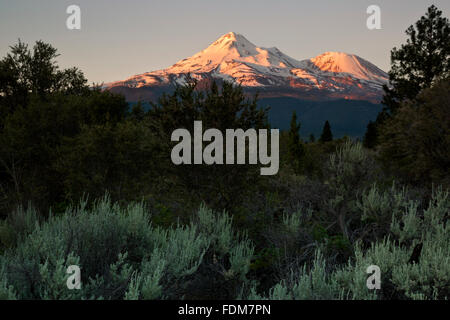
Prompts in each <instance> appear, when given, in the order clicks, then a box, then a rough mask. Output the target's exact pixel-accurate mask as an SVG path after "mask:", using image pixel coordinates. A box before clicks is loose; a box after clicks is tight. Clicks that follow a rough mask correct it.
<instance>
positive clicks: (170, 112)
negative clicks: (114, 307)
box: [0, 6, 450, 300]
mask: <svg viewBox="0 0 450 320" xmlns="http://www.w3.org/2000/svg"><path fill="white" fill-rule="evenodd" d="M406 36H407V41H406V43H404V44H401V45H400V46H399V47H396V48H393V49H392V51H391V69H390V71H389V78H390V84H389V86H385V88H384V98H383V102H382V103H383V106H384V109H383V110H382V111H381V112H380V113H379V115H378V117H377V119H376V121H374V122H371V123H369V125H368V127H367V132H366V134H365V136H364V137H361V139H354V138H349V137H344V138H339V139H335V138H333V124H332V123H330V122H328V121H327V122H326V123H324V128H323V132H322V135H321V136H320V137H318V138H317V139H315V137H314V136H311V137H309V138H308V139H305V138H304V137H301V136H300V133H299V132H300V128H301V125H302V119H299V118H298V117H297V115H296V114H295V113H293V115H292V120H291V123H290V129H289V130H286V131H281V132H280V137H279V139H280V140H279V143H280V144H279V155H280V158H279V170H278V173H277V174H275V175H261V174H260V170H261V168H263V167H264V166H263V165H262V164H233V165H217V164H212V165H205V164H203V165H194V164H193V165H181V166H179V165H175V164H174V163H173V162H172V160H171V150H172V148H173V147H174V145H175V144H176V143H174V142H173V141H171V135H172V132H173V131H174V130H176V129H179V128H183V129H186V130H188V131H189V132H191V133H193V130H194V122H195V121H202V123H203V126H204V127H205V128H217V129H219V130H221V131H222V132H225V130H226V129H229V128H236V129H237V128H241V129H243V130H247V129H255V130H259V129H271V127H270V124H269V122H268V117H267V115H268V110H269V108H270V106H267V108H261V107H260V106H258V104H257V102H258V96H257V95H255V96H249V95H247V94H245V92H244V91H243V89H242V88H241V87H240V86H239V85H236V84H233V83H228V82H224V83H223V84H216V83H214V82H213V83H211V84H210V86H209V87H201V88H200V87H198V86H197V82H196V81H195V80H191V81H188V83H186V84H185V85H182V86H179V87H177V88H176V90H175V91H174V92H171V93H167V94H164V95H162V96H161V97H160V98H159V100H158V101H157V102H151V103H150V105H151V107H150V108H147V107H145V106H144V104H146V103H147V102H146V101H143V102H140V103H137V104H134V105H133V106H130V104H129V103H128V102H127V101H126V100H125V98H124V97H123V96H121V95H118V94H114V93H111V92H109V91H107V90H103V89H102V86H101V85H96V84H95V85H89V84H88V81H87V79H86V78H85V76H84V74H83V72H82V71H81V70H79V69H78V68H70V69H61V68H60V67H59V66H58V63H57V57H58V52H57V49H56V48H54V47H53V46H52V45H50V44H48V43H45V42H42V41H37V42H36V43H35V44H33V45H32V46H31V47H30V46H29V45H28V44H26V43H24V42H21V41H20V40H19V41H18V43H16V44H14V45H12V46H11V47H10V52H9V53H8V54H7V55H6V56H4V57H2V58H1V60H0V299H37V300H39V299H61V300H65V299H106V300H107V299H113V300H116V299H125V300H138V299H152V300H153V299H175V300H178V299H191V300H196V299H215V300H222V299H244V300H246V299H250V300H263V299H275V300H277V299H281V300H291V299H294V300H297V299H327V300H328V299H333V300H334V299H357V300H362V299H364V300H365V299H374V300H392V299H395V300H409V299H419V300H435V299H438V300H443V299H445V300H446V299H449V298H450V254H449V253H450V225H449V212H450V195H449V187H450V174H449V168H450V116H449V114H450V22H449V19H448V18H446V17H444V16H443V14H442V12H441V11H440V10H439V9H438V8H436V7H435V6H431V7H429V8H428V10H427V12H426V13H425V14H424V16H423V17H421V18H420V19H419V20H418V21H417V22H415V23H414V24H413V25H411V27H409V28H408V29H407V30H406ZM269 149H270V148H269ZM71 265H76V266H80V268H81V288H80V289H79V290H70V289H68V287H67V279H68V277H69V274H67V272H66V270H67V268H68V267H69V266H71ZM371 265H376V266H379V268H380V270H381V287H380V289H375V290H373V289H369V288H368V287H367V283H366V281H367V278H368V276H369V275H368V273H367V268H368V267H369V266H371Z"/></svg>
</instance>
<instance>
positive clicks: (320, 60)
mask: <svg viewBox="0 0 450 320" xmlns="http://www.w3.org/2000/svg"><path fill="white" fill-rule="evenodd" d="M310 61H311V62H312V63H313V64H314V65H315V66H316V67H317V68H319V69H320V70H322V71H327V72H334V73H350V74H352V75H354V76H357V77H358V78H359V79H364V80H383V81H385V80H386V73H385V72H384V71H382V70H381V69H379V68H378V67H376V66H375V65H373V64H372V63H370V62H369V61H367V60H364V59H363V58H361V57H359V56H357V55H354V54H349V53H345V52H336V51H328V52H325V53H323V54H321V55H318V56H317V57H315V58H312V59H310Z"/></svg>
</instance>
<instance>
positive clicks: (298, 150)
mask: <svg viewBox="0 0 450 320" xmlns="http://www.w3.org/2000/svg"><path fill="white" fill-rule="evenodd" d="M300 127H301V124H300V122H297V114H296V113H295V111H294V112H293V114H292V119H291V127H290V129H289V140H288V153H289V154H288V157H289V162H290V164H291V165H292V167H293V168H294V170H295V171H298V170H299V169H300V162H301V158H302V157H303V155H304V147H303V144H302V141H301V139H300Z"/></svg>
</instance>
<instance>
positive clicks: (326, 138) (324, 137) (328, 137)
mask: <svg viewBox="0 0 450 320" xmlns="http://www.w3.org/2000/svg"><path fill="white" fill-rule="evenodd" d="M330 141H333V133H332V132H331V126H330V123H329V122H328V120H327V121H325V124H324V126H323V130H322V134H321V136H320V142H330Z"/></svg>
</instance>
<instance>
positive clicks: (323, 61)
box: [105, 32, 388, 103]
mask: <svg viewBox="0 0 450 320" xmlns="http://www.w3.org/2000/svg"><path fill="white" fill-rule="evenodd" d="M188 76H189V77H192V78H195V79H197V80H198V81H199V82H207V81H211V80H215V81H224V80H226V81H231V82H234V83H239V84H240V85H242V87H243V88H244V90H245V91H249V92H253V91H258V92H259V93H260V96H262V97H273V96H278V97H296V98H299V99H309V100H318V101H326V100H335V99H350V100H366V101H371V102H374V103H378V102H379V101H380V100H381V96H382V86H383V85H384V84H387V83H388V75H387V74H386V73H385V72H384V71H382V70H381V69H379V68H378V67H376V66H375V65H373V64H372V63H370V62H369V61H367V60H365V59H363V58H361V57H359V56H357V55H354V54H347V53H343V52H332V51H329V52H325V53H323V54H321V55H318V56H317V57H314V58H311V59H306V60H296V59H294V58H291V57H290V56H288V55H286V54H284V53H283V52H281V51H280V50H279V49H278V48H276V47H271V48H264V47H258V46H256V45H254V44H253V43H252V42H250V41H249V40H247V38H245V37H244V36H243V35H241V34H239V33H236V32H229V33H227V34H225V35H223V36H221V37H219V38H218V39H217V40H216V41H214V42H212V43H211V44H210V45H209V46H208V47H207V48H205V49H204V50H202V51H200V52H198V53H196V54H194V55H193V56H191V57H189V58H186V59H182V60H180V61H178V62H177V63H175V64H174V65H172V66H170V67H168V68H166V69H162V70H156V71H151V72H146V73H143V74H138V75H135V76H132V77H129V78H127V79H125V80H123V81H116V82H112V83H108V84H106V85H105V88H106V89H108V90H112V91H113V92H119V93H123V94H124V95H125V96H126V98H127V100H132V101H133V100H136V99H137V98H140V99H142V100H147V99H155V98H157V96H158V94H159V93H160V92H163V91H167V90H170V88H173V87H175V86H176V85H180V84H184V83H185V82H186V80H187V77H188Z"/></svg>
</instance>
